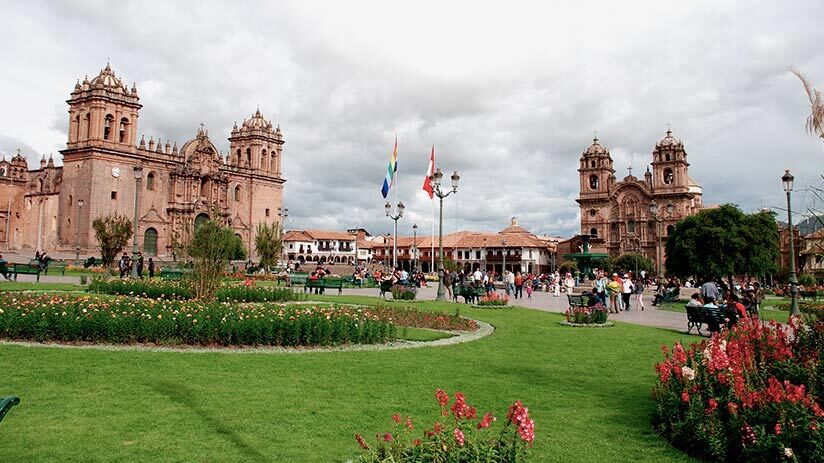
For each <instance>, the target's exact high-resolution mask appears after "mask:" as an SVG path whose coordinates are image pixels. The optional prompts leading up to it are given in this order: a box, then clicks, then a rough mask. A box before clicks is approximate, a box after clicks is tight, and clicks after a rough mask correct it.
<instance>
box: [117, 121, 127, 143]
mask: <svg viewBox="0 0 824 463" xmlns="http://www.w3.org/2000/svg"><path fill="white" fill-rule="evenodd" d="M128 125H129V120H128V119H126V118H125V117H124V118H122V119H120V138H119V140H120V143H126V142H127V140H126V127H127V126H128Z"/></svg>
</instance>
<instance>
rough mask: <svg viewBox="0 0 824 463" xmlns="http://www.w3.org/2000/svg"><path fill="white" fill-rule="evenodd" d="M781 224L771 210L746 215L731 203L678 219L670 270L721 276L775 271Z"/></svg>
mask: <svg viewBox="0 0 824 463" xmlns="http://www.w3.org/2000/svg"><path fill="white" fill-rule="evenodd" d="M777 258H778V227H777V225H776V223H775V216H774V215H773V213H772V212H759V213H756V214H749V215H748V214H744V213H743V212H741V210H740V209H739V208H738V207H737V206H734V205H732V204H725V205H723V206H721V207H719V208H716V209H705V210H703V211H701V212H699V213H698V214H696V215H694V216H691V217H687V218H686V219H684V220H682V221H680V222H678V224H676V226H675V229H674V230H673V231H672V233H670V235H669V238H668V239H667V261H666V262H667V271H668V272H669V273H671V274H673V275H676V276H679V277H688V276H693V275H695V276H698V277H701V278H720V277H725V276H726V277H729V278H732V276H733V275H740V274H744V273H746V274H749V275H764V274H766V273H771V272H774V271H775V261H776V259H777Z"/></svg>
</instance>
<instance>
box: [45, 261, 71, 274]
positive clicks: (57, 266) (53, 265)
mask: <svg viewBox="0 0 824 463" xmlns="http://www.w3.org/2000/svg"><path fill="white" fill-rule="evenodd" d="M67 265H68V264H67V263H66V262H64V261H54V262H50V263H49V265H47V266H46V275H48V274H49V270H51V271H52V273H57V272H60V274H61V275H64V276H65V275H66V266H67Z"/></svg>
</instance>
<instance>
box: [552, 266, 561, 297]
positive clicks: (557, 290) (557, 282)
mask: <svg viewBox="0 0 824 463" xmlns="http://www.w3.org/2000/svg"><path fill="white" fill-rule="evenodd" d="M552 286H553V291H554V294H553V296H555V297H561V274H560V273H558V271H557V270H556V271H555V274H554V275H552Z"/></svg>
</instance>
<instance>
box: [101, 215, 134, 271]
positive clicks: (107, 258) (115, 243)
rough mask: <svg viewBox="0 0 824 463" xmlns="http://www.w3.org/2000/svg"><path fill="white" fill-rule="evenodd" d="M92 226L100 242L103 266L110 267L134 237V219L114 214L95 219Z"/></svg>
mask: <svg viewBox="0 0 824 463" xmlns="http://www.w3.org/2000/svg"><path fill="white" fill-rule="evenodd" d="M92 228H93V229H94V236H95V238H97V242H98V243H100V254H101V258H102V259H103V266H104V267H108V266H110V265H112V262H114V259H115V257H117V254H118V253H119V252H120V251H121V250H122V249H123V247H124V246H126V244H127V243H128V242H129V238H131V237H132V221H131V220H129V219H128V218H126V217H125V216H122V215H119V214H113V215H109V216H106V217H98V218H96V219H94V221H93V222H92Z"/></svg>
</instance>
